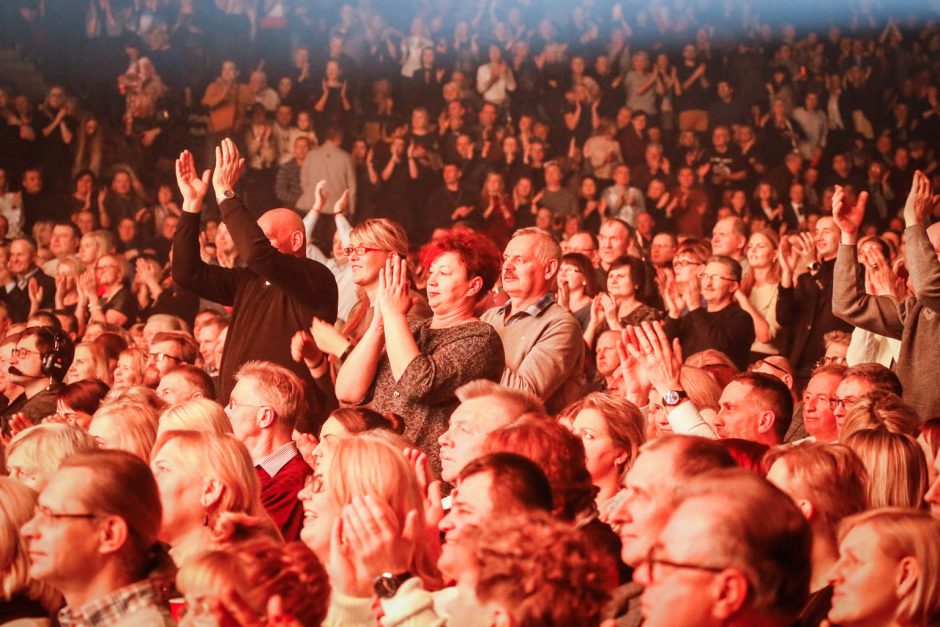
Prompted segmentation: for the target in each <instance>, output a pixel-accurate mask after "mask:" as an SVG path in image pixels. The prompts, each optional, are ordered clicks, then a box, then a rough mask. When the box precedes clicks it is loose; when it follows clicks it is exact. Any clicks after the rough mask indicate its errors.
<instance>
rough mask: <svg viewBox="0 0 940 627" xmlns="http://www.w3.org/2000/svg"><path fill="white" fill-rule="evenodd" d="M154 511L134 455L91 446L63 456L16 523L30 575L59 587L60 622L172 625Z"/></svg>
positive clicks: (151, 484) (152, 486) (152, 484)
mask: <svg viewBox="0 0 940 627" xmlns="http://www.w3.org/2000/svg"><path fill="white" fill-rule="evenodd" d="M161 514H162V508H161V507H160V495H159V492H158V490H157V484H156V481H155V480H154V478H153V474H152V473H151V472H150V468H149V467H148V466H147V464H146V463H144V462H143V461H141V460H140V459H138V458H137V457H135V456H134V455H131V454H130V453H126V452H124V451H115V450H97V451H91V452H87V453H80V454H77V455H73V456H72V457H69V458H68V459H66V460H65V461H64V462H63V463H62V465H61V466H60V467H59V470H58V471H57V472H56V473H55V474H54V475H53V476H52V478H51V479H50V480H49V483H48V484H47V485H46V487H45V489H44V490H43V491H42V492H41V493H40V495H39V500H38V503H37V506H36V514H35V515H34V516H33V517H32V518H31V519H30V521H29V522H27V523H26V524H25V525H24V526H23V528H22V530H21V533H22V535H23V537H24V538H25V540H26V542H27V544H28V546H29V554H30V562H31V563H30V566H29V574H30V576H31V577H33V578H34V579H37V580H39V581H42V582H45V583H47V584H49V585H51V586H52V587H54V588H57V589H58V590H59V591H61V592H62V596H63V597H64V600H65V607H63V608H62V609H61V610H60V611H59V614H58V622H59V624H61V625H78V624H89V623H91V622H95V621H101V620H103V618H104V617H107V618H108V622H107V624H112V625H118V624H125V625H172V624H173V620H172V617H171V616H170V613H169V610H168V599H166V598H164V593H163V590H164V589H165V585H166V584H167V581H166V579H165V578H166V577H172V572H170V569H169V568H167V566H168V565H169V557H168V556H167V555H166V554H165V552H163V551H162V549H161V548H160V545H159V544H158V542H157V534H158V532H159V531H160V518H161ZM164 570H165V571H166V572H164ZM96 617H97V618H96Z"/></svg>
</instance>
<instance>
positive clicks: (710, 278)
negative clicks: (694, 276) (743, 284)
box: [698, 272, 738, 283]
mask: <svg viewBox="0 0 940 627" xmlns="http://www.w3.org/2000/svg"><path fill="white" fill-rule="evenodd" d="M698 278H699V280H700V281H705V282H706V283H714V282H715V281H717V280H718V279H721V280H722V281H727V282H729V283H737V281H738V280H737V279H732V278H729V277H726V276H721V275H720V274H709V273H707V272H699V273H698Z"/></svg>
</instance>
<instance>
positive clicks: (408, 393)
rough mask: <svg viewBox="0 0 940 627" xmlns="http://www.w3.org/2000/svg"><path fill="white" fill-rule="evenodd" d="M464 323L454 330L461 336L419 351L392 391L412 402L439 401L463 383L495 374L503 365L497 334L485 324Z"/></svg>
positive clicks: (442, 400) (442, 401)
mask: <svg viewBox="0 0 940 627" xmlns="http://www.w3.org/2000/svg"><path fill="white" fill-rule="evenodd" d="M471 325H472V326H473V327H474V328H473V329H470V328H469V327H470V326H471ZM465 326H466V327H468V328H466V329H460V330H457V329H455V330H454V332H455V333H460V335H459V336H458V337H456V338H454V339H453V340H452V341H449V342H446V343H444V344H442V345H441V346H439V347H438V348H437V350H435V351H434V352H433V353H431V354H425V353H423V352H422V353H421V354H419V355H418V356H417V357H415V358H414V359H412V360H411V362H410V363H409V364H408V366H407V367H406V368H405V371H404V372H403V373H402V375H401V377H400V378H399V379H398V382H397V383H396V384H395V392H397V393H398V394H400V395H401V396H402V397H403V398H404V399H406V400H408V401H410V402H413V403H428V404H438V403H444V402H446V401H448V400H450V399H452V398H453V397H454V392H455V391H456V390H457V388H459V387H460V386H461V385H463V384H464V383H469V382H470V381H475V380H477V379H488V378H491V377H493V375H494V374H495V375H497V376H498V374H499V372H500V371H501V370H502V369H503V366H504V363H503V343H502V342H501V341H500V339H499V334H497V333H496V331H494V330H493V328H492V327H490V326H489V325H488V324H486V323H470V325H465ZM412 332H415V331H414V329H413V330H412ZM496 361H498V363H494V362H496Z"/></svg>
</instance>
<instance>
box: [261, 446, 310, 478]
mask: <svg viewBox="0 0 940 627" xmlns="http://www.w3.org/2000/svg"><path fill="white" fill-rule="evenodd" d="M297 455H300V451H299V450H297V445H296V444H294V441H293V440H291V441H290V442H288V443H287V444H283V445H281V446H280V447H279V448H278V449H277V450H276V451H274V452H273V453H271V454H270V455H268V456H267V457H262V458H261V459H259V460H257V461H255V466H260V467H261V469H262V470H263V471H265V472H266V473H268V474H269V475H271V476H272V477H273V476H274V475H276V474H277V473H279V472H280V471H281V468H283V467H284V466H286V465H287V462H289V461H290V460H292V459H294V457H296V456H297Z"/></svg>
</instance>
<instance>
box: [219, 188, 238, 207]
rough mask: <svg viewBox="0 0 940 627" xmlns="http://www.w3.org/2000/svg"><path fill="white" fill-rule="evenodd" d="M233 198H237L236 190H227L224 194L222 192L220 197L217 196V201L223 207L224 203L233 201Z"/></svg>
mask: <svg viewBox="0 0 940 627" xmlns="http://www.w3.org/2000/svg"><path fill="white" fill-rule="evenodd" d="M232 198H235V190H234V189H227V190H225V191H224V192H222V194H221V195H220V196H216V197H215V201H216V202H217V203H219V204H220V205H221V204H222V201H225V200H231V199H232Z"/></svg>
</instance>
